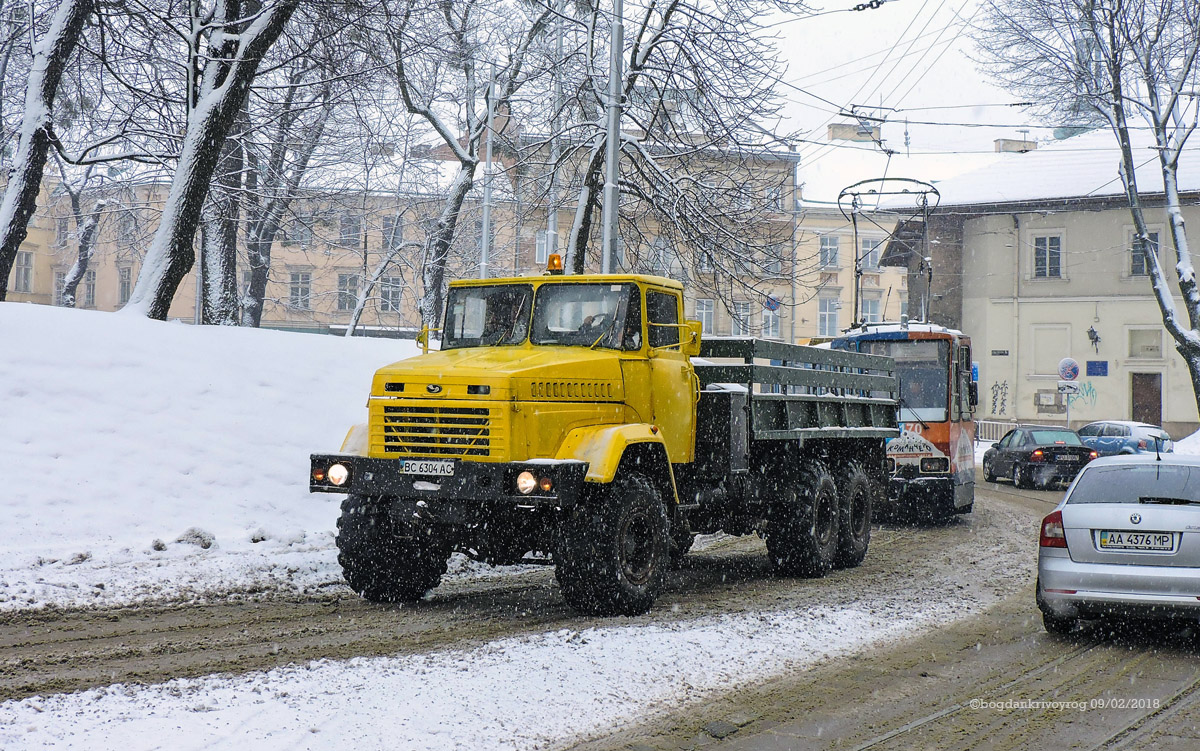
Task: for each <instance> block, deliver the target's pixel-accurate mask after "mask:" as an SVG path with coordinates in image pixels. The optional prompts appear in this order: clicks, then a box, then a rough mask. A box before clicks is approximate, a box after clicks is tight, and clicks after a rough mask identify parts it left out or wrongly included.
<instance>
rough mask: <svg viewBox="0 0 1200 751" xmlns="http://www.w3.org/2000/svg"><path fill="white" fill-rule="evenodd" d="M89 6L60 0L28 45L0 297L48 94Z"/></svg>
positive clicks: (43, 142) (32, 191) (85, 1)
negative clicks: (30, 46)
mask: <svg viewBox="0 0 1200 751" xmlns="http://www.w3.org/2000/svg"><path fill="white" fill-rule="evenodd" d="M92 5H93V4H92V0H63V2H62V4H61V5H59V6H58V10H57V12H55V14H54V18H53V20H52V21H51V23H50V27H49V29H47V30H46V32H45V34H44V35H43V36H42V38H41V39H40V40H38V42H37V44H36V46H35V47H34V50H33V62H32V64H31V66H30V69H29V79H28V81H27V82H26V85H25V92H26V93H25V112H24V115H23V116H22V119H21V128H20V137H19V140H18V142H17V152H16V155H15V156H14V158H13V165H12V170H11V171H10V173H9V179H8V186H7V187H6V188H5V191H4V199H3V201H2V202H0V301H2V300H4V299H5V296H6V295H7V289H8V286H7V280H8V275H9V273H10V272H11V271H12V266H13V262H14V261H15V260H16V257H17V250H18V249H19V248H20V247H21V243H22V242H24V241H25V236H26V235H27V234H28V231H29V219H30V217H32V216H33V212H34V210H35V209H36V208H37V196H38V192H39V191H40V190H41V187H42V173H43V170H44V169H45V166H46V154H47V152H48V151H49V149H50V143H51V141H52V140H53V124H52V117H51V111H52V109H53V106H54V97H55V95H56V94H57V93H58V85H59V82H60V80H61V79H62V74H63V70H64V68H65V67H66V65H67V61H68V59H69V58H70V57H71V55H72V53H74V51H75V46H76V45H77V44H78V42H79V36H80V33H81V31H82V30H83V24H84V21H85V20H86V19H87V17H88V16H89V15H91V13H92Z"/></svg>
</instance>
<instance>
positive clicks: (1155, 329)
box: [1125, 326, 1163, 362]
mask: <svg viewBox="0 0 1200 751" xmlns="http://www.w3.org/2000/svg"><path fill="white" fill-rule="evenodd" d="M1135 331H1150V332H1152V333H1156V334H1158V354H1157V355H1150V356H1143V355H1138V354H1134V352H1133V333H1134V332H1135ZM1162 334H1163V328H1162V326H1127V327H1126V329H1125V343H1126V346H1127V350H1126V351H1127V352H1128V354H1129V357H1128V359H1129V360H1131V361H1136V362H1158V361H1160V360H1162V359H1163V335H1162Z"/></svg>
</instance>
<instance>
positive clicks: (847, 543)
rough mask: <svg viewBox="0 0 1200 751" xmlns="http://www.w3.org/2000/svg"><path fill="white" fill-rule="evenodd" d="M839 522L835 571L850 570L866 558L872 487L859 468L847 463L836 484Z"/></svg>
mask: <svg viewBox="0 0 1200 751" xmlns="http://www.w3.org/2000/svg"><path fill="white" fill-rule="evenodd" d="M838 495H839V499H838V502H839V508H838V511H839V518H838V546H837V555H836V556H835V557H834V562H833V565H834V567H835V568H853V567H855V566H857V565H858V564H860V563H862V562H863V558H866V557H867V547H868V546H870V544H871V511H872V508H873V506H874V499H875V483H873V482H871V477H870V475H868V474H867V471H866V470H865V469H863V466H862V464H860V463H858V462H851V463H850V464H849V466H847V467H846V469H845V471H844V472H843V473H842V476H841V479H840V482H838Z"/></svg>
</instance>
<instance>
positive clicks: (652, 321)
mask: <svg viewBox="0 0 1200 751" xmlns="http://www.w3.org/2000/svg"><path fill="white" fill-rule="evenodd" d="M682 309H683V305H682V300H681V298H680V295H679V293H678V292H675V291H673V290H656V289H648V290H647V291H646V318H647V321H646V322H647V324H648V325H647V343H648V344H649V346H650V351H649V354H650V400H651V410H652V413H653V420H654V424H655V425H657V426H659V428H661V429H662V432H663V441H664V443H665V444H666V446H667V456H668V457H669V458H670V460H671V463H672V464H679V463H684V462H690V461H692V455H693V451H694V449H695V440H694V437H695V428H696V400H697V396H698V391H697V389H698V388H699V384H698V382H697V381H696V379H695V376H694V375H693V371H692V367H691V363H690V362H689V361H688V357H687V355H685V354H684V353H683V347H682V344H681V342H682V338H681V337H682V335H683V328H682V327H681V326H680V323H681V322H682V316H681V311H682Z"/></svg>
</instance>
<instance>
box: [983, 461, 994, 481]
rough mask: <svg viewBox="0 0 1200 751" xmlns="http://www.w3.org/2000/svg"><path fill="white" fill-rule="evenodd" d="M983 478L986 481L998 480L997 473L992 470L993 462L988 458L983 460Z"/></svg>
mask: <svg viewBox="0 0 1200 751" xmlns="http://www.w3.org/2000/svg"><path fill="white" fill-rule="evenodd" d="M983 479H984V481H985V482H995V481H996V473H995V472H993V471H992V463H991V462H990V461H988V460H987V459H984V460H983Z"/></svg>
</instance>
